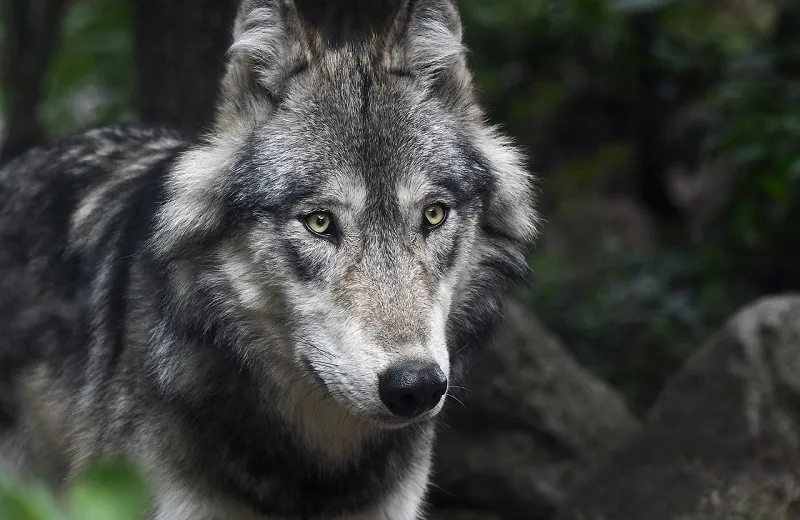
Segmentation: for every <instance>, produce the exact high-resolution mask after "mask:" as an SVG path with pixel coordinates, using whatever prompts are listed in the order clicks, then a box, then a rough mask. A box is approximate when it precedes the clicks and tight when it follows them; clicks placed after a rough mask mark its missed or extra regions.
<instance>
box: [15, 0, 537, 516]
mask: <svg viewBox="0 0 800 520" xmlns="http://www.w3.org/2000/svg"><path fill="white" fill-rule="evenodd" d="M333 4H336V2H332V3H331V5H333ZM345 4H347V3H345ZM384 4H386V5H390V7H391V8H387V9H386V10H384V11H382V13H383V14H382V15H381V16H374V17H370V23H369V24H367V25H365V26H363V27H362V26H359V24H358V23H356V24H353V23H349V24H348V23H345V20H350V21H351V22H352V20H353V17H349V18H348V17H346V16H343V14H342V13H341V12H339V10H338V9H337V8H336V7H331V6H328V8H327V10H326V9H323V8H318V7H317V8H315V7H308V6H309V5H311V3H300V4H295V3H294V2H291V1H288V0H245V1H244V2H243V4H242V6H241V8H240V11H239V14H238V17H237V20H236V24H235V27H234V31H233V44H232V46H231V48H230V53H229V55H230V61H229V64H228V69H227V74H226V76H225V78H224V80H223V81H222V84H221V88H220V97H219V102H218V111H217V113H218V116H217V119H216V121H215V123H214V125H213V128H211V129H210V130H209V132H208V133H207V135H205V136H204V137H203V138H202V139H196V140H191V139H186V138H184V137H183V136H180V135H177V134H175V133H172V132H170V131H169V130H164V129H154V128H144V127H139V126H118V127H111V128H100V129H93V130H88V131H85V132H83V133H81V134H77V135H74V136H72V137H70V138H67V139H65V140H62V141H60V142H57V143H54V144H52V145H49V146H47V147H42V148H38V149H35V150H32V151H31V152H29V153H27V154H26V155H25V156H23V157H21V158H20V159H18V160H16V161H14V162H13V163H11V164H9V165H7V166H6V167H4V168H3V169H2V170H1V171H0V204H1V206H0V240H1V241H2V245H1V246H0V248H2V250H3V255H2V258H0V260H2V263H3V265H2V266H0V268H2V270H3V271H2V272H3V275H2V276H3V277H4V281H3V284H4V285H5V286H7V287H11V286H14V287H17V288H18V289H20V288H22V289H24V293H12V292H11V291H6V292H5V293H4V294H3V295H2V296H0V298H2V300H3V301H2V308H3V309H7V314H6V316H5V317H4V319H5V320H8V321H7V324H6V325H4V326H3V327H4V328H7V329H8V330H7V332H8V334H6V335H5V336H4V339H0V348H2V349H3V350H4V351H6V352H12V351H13V352H18V351H20V350H21V349H30V350H32V351H35V352H38V353H39V356H38V357H37V358H36V361H33V362H30V363H28V364H25V365H24V366H22V368H21V369H20V371H19V373H17V374H16V375H15V380H16V381H17V382H18V386H17V394H18V397H19V399H18V403H19V406H18V414H17V415H16V417H15V418H14V422H13V424H12V426H11V427H10V428H7V429H6V431H5V432H4V433H0V458H2V460H3V461H4V464H5V465H6V466H7V468H11V469H13V470H14V471H18V472H20V473H22V474H23V475H32V476H36V477H39V478H45V479H48V480H49V481H50V482H51V483H52V484H53V485H56V486H57V485H59V484H61V483H63V482H65V481H66V480H68V479H69V478H70V476H72V475H74V474H75V473H76V472H78V471H80V469H81V468H82V467H84V466H85V464H87V463H88V462H90V461H91V460H92V459H94V458H96V457H103V456H111V455H119V454H121V455H124V456H127V457H130V458H132V459H135V460H136V461H138V462H139V463H140V464H141V465H142V466H143V467H144V468H145V470H146V471H147V473H148V475H149V478H150V479H151V482H152V483H153V487H152V489H153V490H154V491H155V494H154V497H153V504H152V511H151V517H152V518H154V519H163V520H166V519H170V520H172V519H176V520H179V519H187V520H188V519H209V520H210V519H222V518H245V519H248V518H252V519H287V520H288V519H341V520H356V519H364V520H367V519H378V520H413V519H417V518H422V517H423V516H424V498H425V492H426V488H427V485H428V479H429V474H430V471H431V448H432V443H433V440H434V436H435V420H436V417H437V416H438V414H439V412H440V410H441V409H442V407H443V406H444V403H445V402H446V401H447V399H446V397H445V398H441V399H439V397H440V394H439V393H437V394H435V395H434V398H433V400H430V399H429V397H430V396H428V397H426V399H428V400H429V401H430V402H429V403H428V402H427V401H426V406H425V407H424V408H422V407H420V408H419V409H415V410H414V411H413V413H411V412H409V413H405V412H403V413H398V412H397V409H394V408H393V409H392V410H391V411H390V410H389V409H387V403H388V402H389V401H387V397H386V395H385V392H384V390H383V387H384V382H385V380H386V374H387V372H389V371H392V370H396V367H398V366H404V367H408V366H423V365H424V366H427V367H433V368H432V369H431V370H433V369H435V371H436V372H435V373H436V374H437V377H438V378H439V379H440V380H441V381H439V380H437V381H439V382H440V383H442V384H444V383H446V385H447V386H448V388H449V390H448V392H449V391H452V389H453V388H454V387H457V386H458V383H459V381H460V380H461V378H462V376H463V375H464V372H465V370H466V368H467V365H468V360H469V358H470V357H471V355H472V353H474V352H476V351H477V350H478V349H480V348H481V347H482V346H483V345H484V344H485V343H486V342H487V340H488V338H489V337H490V336H491V333H492V330H493V329H494V327H495V326H496V324H497V322H498V319H499V318H500V317H501V315H502V303H503V299H504V297H505V294H506V292H507V290H508V288H509V286H510V285H512V284H514V283H518V282H520V281H522V280H524V279H525V278H526V277H527V274H528V264H527V254H528V252H529V249H530V247H531V245H532V243H533V240H534V237H535V234H536V228H537V213H536V209H535V197H534V194H535V185H534V179H533V176H532V175H531V174H530V173H529V172H528V171H527V170H526V167H525V164H524V161H523V158H522V156H521V155H520V153H519V152H518V151H517V150H516V149H515V148H514V147H513V145H512V144H511V142H510V141H509V140H508V139H507V138H506V137H504V136H503V135H501V134H500V133H499V132H498V131H497V130H496V129H495V128H493V127H491V126H489V125H488V124H487V123H486V122H485V120H484V115H483V113H482V111H481V109H480V107H479V104H478V103H477V101H476V98H475V92H474V87H473V82H472V78H471V75H470V72H469V69H468V66H467V63H466V59H465V50H464V48H463V44H462V39H461V24H460V21H459V16H458V12H457V9H456V7H455V5H454V3H453V2H451V1H450V0H418V1H410V0H409V1H403V2H397V3H396V5H394V4H392V2H383V3H381V4H380V5H381V6H382V8H383V7H384ZM345 14H346V13H345ZM355 18H358V17H355ZM37 312H38V313H39V314H37ZM35 316H40V317H41V319H40V320H39V321H37V320H36V319H35ZM45 331H46V332H45ZM415 363H416V364H415ZM392 381H394V380H392ZM394 383H396V381H394ZM396 384H399V383H396ZM403 384H405V383H403ZM427 405H429V406H427Z"/></svg>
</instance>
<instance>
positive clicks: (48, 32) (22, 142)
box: [0, 0, 66, 163]
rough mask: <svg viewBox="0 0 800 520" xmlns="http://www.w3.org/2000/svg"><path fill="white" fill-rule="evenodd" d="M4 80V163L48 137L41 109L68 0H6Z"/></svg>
mask: <svg viewBox="0 0 800 520" xmlns="http://www.w3.org/2000/svg"><path fill="white" fill-rule="evenodd" d="M2 5H3V10H4V11H5V13H4V16H3V17H2V19H3V21H4V24H5V32H6V45H5V50H4V52H3V56H2V57H3V69H2V74H3V77H2V82H3V84H4V85H5V90H6V106H7V110H8V114H7V118H6V120H7V122H8V127H7V128H6V139H5V142H4V143H3V146H2V149H0V163H2V162H4V161H7V160H9V159H12V158H13V157H15V156H17V155H19V154H20V153H22V152H24V151H25V150H26V149H28V148H30V147H31V146H34V145H37V144H39V143H41V142H42V141H43V140H44V131H43V130H42V126H41V123H40V121H39V118H38V115H37V108H38V106H39V102H40V101H41V98H42V94H43V93H44V89H45V86H46V79H47V73H48V71H49V68H50V63H51V61H52V57H53V50H54V48H55V44H56V42H57V41H58V35H59V30H58V29H59V26H60V22H61V15H62V14H63V12H64V7H65V5H66V2H65V0H4V1H3V4H2Z"/></svg>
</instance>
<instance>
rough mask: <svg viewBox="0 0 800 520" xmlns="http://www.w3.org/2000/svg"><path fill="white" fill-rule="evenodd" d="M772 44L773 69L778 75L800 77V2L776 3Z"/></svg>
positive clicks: (789, 0) (791, 0) (785, 0)
mask: <svg viewBox="0 0 800 520" xmlns="http://www.w3.org/2000/svg"><path fill="white" fill-rule="evenodd" d="M777 7H778V12H777V17H776V19H775V29H774V31H773V33H772V42H771V44H772V46H773V48H774V49H775V50H776V54H777V56H776V59H775V71H776V72H777V74H778V77H783V78H788V79H793V80H797V79H800V3H799V2H797V0H783V1H782V2H779V3H778V6H777Z"/></svg>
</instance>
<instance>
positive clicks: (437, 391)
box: [378, 361, 447, 419]
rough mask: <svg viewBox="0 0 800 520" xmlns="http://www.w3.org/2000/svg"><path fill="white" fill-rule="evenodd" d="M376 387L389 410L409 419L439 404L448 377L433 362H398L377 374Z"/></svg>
mask: <svg viewBox="0 0 800 520" xmlns="http://www.w3.org/2000/svg"><path fill="white" fill-rule="evenodd" d="M378 391H379V393H380V396H381V401H383V404H385V405H386V407H387V408H388V409H389V411H391V412H392V413H393V414H394V415H396V416H398V417H403V418H407V419H410V418H412V417H417V416H418V415H421V414H423V413H425V412H427V411H429V410H432V409H433V408H435V407H436V405H437V404H439V401H441V399H442V396H444V394H445V392H446V391H447V377H446V376H445V375H444V372H442V369H441V368H439V365H437V364H436V363H424V362H418V361H414V362H405V363H398V364H396V365H393V366H391V367H389V368H388V369H387V370H386V371H384V372H383V373H382V374H380V376H378Z"/></svg>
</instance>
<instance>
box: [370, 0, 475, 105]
mask: <svg viewBox="0 0 800 520" xmlns="http://www.w3.org/2000/svg"><path fill="white" fill-rule="evenodd" d="M465 54H466V52H465V48H464V45H463V42H462V26H461V17H460V15H459V12H458V7H457V5H456V1H455V0H405V1H404V2H403V6H402V8H401V9H400V11H399V14H398V16H397V17H396V19H395V23H394V25H393V27H392V29H391V32H390V34H389V39H388V48H387V52H386V53H385V59H386V60H388V64H387V65H388V67H389V68H390V69H391V70H395V71H400V72H406V73H410V74H412V75H414V76H416V77H418V78H421V79H423V80H425V81H427V82H428V83H429V85H430V87H431V88H432V89H433V90H435V91H436V92H437V93H438V94H439V95H440V96H441V97H442V99H444V100H445V102H447V103H448V104H450V105H451V106H452V107H453V108H459V109H469V107H470V106H471V105H472V104H473V101H474V100H473V90H472V76H471V74H470V72H469V69H468V67H467V62H466V57H465Z"/></svg>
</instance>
